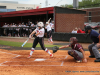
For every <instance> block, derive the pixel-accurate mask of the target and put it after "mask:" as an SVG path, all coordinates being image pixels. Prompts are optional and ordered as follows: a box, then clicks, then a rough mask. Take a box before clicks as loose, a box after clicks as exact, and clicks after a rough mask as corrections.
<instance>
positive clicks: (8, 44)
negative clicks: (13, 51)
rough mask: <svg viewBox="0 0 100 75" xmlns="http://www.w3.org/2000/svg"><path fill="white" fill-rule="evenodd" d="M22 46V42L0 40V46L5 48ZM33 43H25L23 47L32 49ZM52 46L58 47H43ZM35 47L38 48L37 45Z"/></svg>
mask: <svg viewBox="0 0 100 75" xmlns="http://www.w3.org/2000/svg"><path fill="white" fill-rule="evenodd" d="M22 44H23V42H12V41H3V40H0V45H7V46H13V47H21V45H22ZM32 44H33V43H26V44H25V45H24V47H32ZM54 46H58V47H60V46H59V45H45V47H54ZM37 47H40V45H39V44H38V45H37Z"/></svg>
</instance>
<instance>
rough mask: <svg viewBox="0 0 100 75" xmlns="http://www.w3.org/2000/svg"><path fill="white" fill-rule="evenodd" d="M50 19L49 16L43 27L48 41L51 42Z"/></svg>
mask: <svg viewBox="0 0 100 75" xmlns="http://www.w3.org/2000/svg"><path fill="white" fill-rule="evenodd" d="M50 20H51V18H50V19H49V20H48V22H46V27H45V29H47V38H48V43H53V41H52V28H51V26H50Z"/></svg>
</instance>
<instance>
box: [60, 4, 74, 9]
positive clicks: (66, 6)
mask: <svg viewBox="0 0 100 75" xmlns="http://www.w3.org/2000/svg"><path fill="white" fill-rule="evenodd" d="M61 7H65V8H73V5H68V4H65V5H61Z"/></svg>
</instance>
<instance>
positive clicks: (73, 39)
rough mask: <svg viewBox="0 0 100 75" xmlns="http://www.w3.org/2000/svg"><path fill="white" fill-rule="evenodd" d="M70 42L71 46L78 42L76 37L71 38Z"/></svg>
mask: <svg viewBox="0 0 100 75" xmlns="http://www.w3.org/2000/svg"><path fill="white" fill-rule="evenodd" d="M70 41H72V44H76V43H77V42H78V40H77V38H76V37H71V38H70Z"/></svg>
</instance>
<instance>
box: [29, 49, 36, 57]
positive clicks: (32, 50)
mask: <svg viewBox="0 0 100 75" xmlns="http://www.w3.org/2000/svg"><path fill="white" fill-rule="evenodd" d="M34 50H35V49H34V48H31V52H30V55H31V56H32V54H33V52H34Z"/></svg>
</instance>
